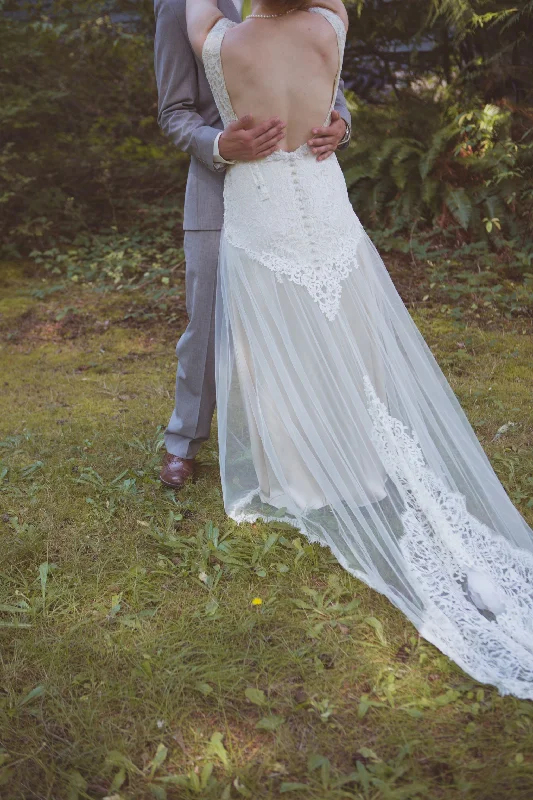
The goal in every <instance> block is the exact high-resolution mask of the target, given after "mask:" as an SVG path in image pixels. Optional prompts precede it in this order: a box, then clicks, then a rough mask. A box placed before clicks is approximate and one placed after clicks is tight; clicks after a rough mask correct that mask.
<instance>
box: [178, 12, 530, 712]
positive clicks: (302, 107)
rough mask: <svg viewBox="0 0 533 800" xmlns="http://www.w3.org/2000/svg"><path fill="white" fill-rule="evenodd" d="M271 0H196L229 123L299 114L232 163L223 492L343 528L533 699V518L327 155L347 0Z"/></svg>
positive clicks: (475, 659)
mask: <svg viewBox="0 0 533 800" xmlns="http://www.w3.org/2000/svg"><path fill="white" fill-rule="evenodd" d="M310 6H311V4H309V3H305V2H303V3H302V2H298V0H254V2H253V3H252V12H253V13H252V14H251V16H250V17H248V18H247V20H246V21H245V22H243V23H241V24H239V23H235V22H232V21H230V20H228V19H227V18H225V17H224V16H223V15H222V14H221V12H220V11H219V9H218V7H217V3H216V0H187V26H188V33H189V38H190V40H191V43H192V45H193V48H194V49H195V51H196V53H197V54H198V56H199V57H201V58H202V60H203V63H204V66H205V71H206V74H207V77H208V80H209V83H210V86H211V89H212V91H213V95H214V97H215V100H216V103H217V106H218V108H219V111H220V115H221V117H222V120H223V122H224V124H225V125H228V124H229V123H230V122H232V121H233V120H235V119H237V117H238V116H240V115H242V114H244V113H250V114H252V115H253V117H254V118H255V119H256V120H257V121H258V122H260V121H261V120H263V119H267V118H269V117H272V116H278V117H280V118H281V119H284V120H285V122H286V123H287V127H286V137H285V139H284V140H282V141H281V142H280V145H279V149H278V150H276V151H275V152H274V153H273V154H271V155H269V156H268V157H267V158H264V159H263V160H260V161H256V162H252V163H246V164H245V163H237V164H235V165H234V166H232V167H230V168H229V169H228V171H227V174H226V179H225V188H224V208H225V220H224V229H223V231H222V240H221V247H220V258H219V270H220V271H219V280H218V289H217V309H216V377H217V408H218V427H219V448H220V470H221V477H222V487H223V494H224V505H225V508H226V511H227V513H228V515H229V516H230V517H231V518H232V519H234V520H236V521H237V522H243V521H246V522H248V521H254V520H256V519H262V520H266V521H269V520H282V521H284V522H287V523H289V524H290V525H293V526H294V527H296V528H298V529H299V530H300V531H301V532H302V533H303V534H304V535H305V536H306V537H307V538H308V539H309V540H310V541H316V542H319V543H320V544H322V545H325V546H328V547H329V548H330V549H331V551H332V553H333V554H334V555H335V557H336V558H337V559H338V561H339V562H340V564H342V566H343V567H344V568H345V569H346V570H348V571H349V572H350V573H351V574H352V575H354V576H356V577H357V578H359V579H360V580H362V581H364V582H365V583H366V584H368V585H369V586H371V587H373V588H374V589H376V590H377V591H379V592H382V593H383V594H384V595H386V596H387V597H388V598H389V600H390V601H391V602H392V603H394V604H395V605H396V606H397V607H398V608H400V609H401V610H402V611H403V612H404V613H405V615H406V616H407V617H408V618H409V619H410V620H411V621H412V623H413V624H414V625H415V626H416V627H417V629H418V630H419V631H420V633H421V634H422V635H423V636H424V637H425V638H426V639H428V640H429V641H430V642H432V643H433V644H434V645H436V646H437V647H438V648H439V649H440V650H441V651H442V652H443V653H445V654H446V655H448V656H449V657H450V658H452V659H453V660H454V661H455V662H456V663H457V664H459V665H460V666H461V667H462V668H463V669H464V670H465V671H466V672H468V673H469V674H470V675H471V676H472V677H473V678H474V679H476V680H478V681H481V682H484V683H490V684H493V685H495V686H496V687H497V688H498V689H499V691H500V692H501V693H502V694H509V693H510V694H514V695H516V696H517V697H521V698H530V699H533V533H532V531H531V529H530V528H529V527H528V526H527V525H526V523H525V522H524V520H523V519H522V517H521V516H520V514H519V513H518V511H517V510H516V509H515V508H514V507H513V505H512V503H511V501H510V499H509V498H508V496H507V495H506V493H505V490H504V489H503V487H502V485H501V483H500V482H499V480H498V478H497V477H496V475H495V473H494V471H493V470H492V467H491V466H490V463H489V461H488V459H487V457H486V455H485V454H484V452H483V450H482V448H481V446H480V444H479V442H478V441H477V439H476V437H475V434H474V432H473V430H472V428H471V427H470V425H469V423H468V420H467V419H466V416H465V414H464V413H463V411H462V410H461V407H460V405H459V403H458V401H457V400H456V398H455V396H454V395H453V393H452V391H451V389H450V387H449V385H448V383H447V382H446V379H445V378H444V375H443V374H442V372H441V371H440V369H439V367H438V365H437V363H436V361H435V360H434V358H433V356H432V355H431V352H430V350H429V349H428V347H427V345H426V344H425V342H424V340H423V339H422V337H421V335H420V334H419V332H418V330H417V328H416V326H415V325H414V323H413V321H412V320H411V317H410V315H409V313H408V311H407V309H406V308H405V306H404V305H403V303H402V301H401V299H400V297H399V295H398V294H397V292H396V290H395V288H394V286H393V284H392V281H391V280H390V278H389V276H388V273H387V271H386V269H385V266H384V264H383V262H382V260H381V258H380V256H379V255H378V253H377V251H376V249H375V248H374V246H373V244H372V242H371V241H370V240H369V238H368V236H367V234H366V233H365V231H364V229H363V228H362V226H361V224H360V222H359V220H358V218H357V217H356V215H355V214H354V212H353V209H352V207H351V204H350V202H349V199H348V194H347V190H346V184H345V181H344V178H343V175H342V172H341V169H340V167H339V164H338V162H337V159H336V157H335V156H332V157H330V158H329V159H326V160H317V159H316V157H315V156H314V154H313V152H312V150H310V148H309V146H308V145H307V144H302V143H303V142H306V141H307V140H308V139H309V135H310V131H311V130H312V129H313V128H314V127H315V126H320V125H323V124H324V119H325V121H326V124H328V122H329V117H330V114H331V111H332V108H333V102H334V99H335V96H336V92H337V86H338V82H339V78H340V72H341V66H342V60H343V53H344V45H345V40H346V30H347V25H348V18H347V14H346V11H345V9H344V6H343V4H342V2H341V0H319V2H316V3H313V7H310Z"/></svg>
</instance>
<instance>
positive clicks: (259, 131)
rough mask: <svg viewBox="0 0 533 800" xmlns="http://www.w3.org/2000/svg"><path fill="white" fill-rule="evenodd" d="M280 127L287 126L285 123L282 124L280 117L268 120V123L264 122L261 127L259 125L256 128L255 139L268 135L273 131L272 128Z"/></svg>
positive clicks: (254, 131)
mask: <svg viewBox="0 0 533 800" xmlns="http://www.w3.org/2000/svg"><path fill="white" fill-rule="evenodd" d="M279 125H283V126H284V125H285V123H284V122H282V121H281V120H280V118H279V117H271V118H270V119H267V120H266V122H262V123H261V124H260V125H257V126H256V127H255V128H254V130H253V134H254V138H257V137H258V136H263V134H265V133H268V131H270V130H272V128H277V127H278V126H279Z"/></svg>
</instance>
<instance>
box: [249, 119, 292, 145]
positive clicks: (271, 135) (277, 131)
mask: <svg viewBox="0 0 533 800" xmlns="http://www.w3.org/2000/svg"><path fill="white" fill-rule="evenodd" d="M285 128H286V125H285V123H284V122H280V123H279V125H276V126H275V127H274V128H270V129H269V130H268V131H267V132H266V133H263V134H262V135H260V136H256V137H255V144H256V146H257V147H258V148H259V149H260V150H261V149H262V148H263V147H264V146H265V144H274V142H279V141H281V139H283V138H284V136H285Z"/></svg>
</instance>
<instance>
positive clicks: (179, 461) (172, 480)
mask: <svg viewBox="0 0 533 800" xmlns="http://www.w3.org/2000/svg"><path fill="white" fill-rule="evenodd" d="M193 474H194V459H192V458H180V457H179V456H173V455H172V454H171V453H167V454H166V455H165V458H164V459H163V466H162V467H161V474H160V475H159V478H160V480H161V483H163V484H164V485H165V486H168V487H169V488H170V489H181V487H182V486H183V485H184V484H185V483H186V482H187V481H188V480H189V478H192V476H193Z"/></svg>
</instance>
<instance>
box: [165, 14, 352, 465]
mask: <svg viewBox="0 0 533 800" xmlns="http://www.w3.org/2000/svg"><path fill="white" fill-rule="evenodd" d="M185 6H186V0H155V17H156V37H155V71H156V78H157V87H158V93H159V116H158V120H159V124H160V126H161V129H162V130H163V132H164V133H165V134H166V135H167V136H168V137H169V138H170V139H171V140H172V141H173V142H174V144H175V145H176V146H177V147H179V148H180V150H184V151H185V152H186V153H189V155H190V156H191V165H190V169H189V177H188V180H187V189H186V192H185V209H184V217H183V228H184V231H185V241H184V249H185V259H186V272H185V283H186V295H187V298H186V304H187V314H188V316H189V324H188V325H187V328H186V330H185V332H184V333H183V335H182V336H181V338H180V340H179V342H178V345H177V348H176V352H177V356H178V373H177V378H176V406H175V409H174V413H173V414H172V418H171V420H170V423H169V425H168V428H167V430H166V433H165V445H166V448H167V451H168V452H169V453H171V454H172V455H176V456H180V457H181V458H194V456H195V455H196V453H197V452H198V450H199V448H200V445H201V444H202V442H204V441H206V439H208V438H209V433H210V428H211V420H212V417H213V412H214V409H215V361H214V350H215V348H214V321H215V293H216V276H217V266H218V248H219V242H220V230H221V228H222V221H223V213H224V208H223V187H224V170H225V167H224V165H223V164H215V162H214V161H213V153H214V142H215V139H216V137H217V135H218V134H219V133H220V131H221V130H222V127H223V126H222V122H221V119H220V116H219V113H218V110H217V107H216V105H215V101H214V99H213V95H212V94H211V89H210V88H209V83H208V81H207V78H206V75H205V71H204V68H203V65H202V62H201V61H200V60H199V59H198V58H197V57H196V56H195V54H194V52H193V50H192V48H191V45H190V42H189V39H188V37H187V25H186V20H185ZM218 7H219V8H220V10H221V11H222V13H223V14H225V15H226V16H227V17H228V18H229V19H233V20H235V22H239V21H240V17H239V14H238V13H237V9H236V8H235V6H234V4H233V2H232V0H219V1H218ZM335 108H336V110H337V111H338V112H339V113H340V115H341V116H342V118H343V119H345V120H346V122H347V123H350V114H349V112H348V110H347V108H346V102H345V100H344V94H343V86H342V82H341V86H340V88H339V94H338V96H337V103H336V106H335Z"/></svg>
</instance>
